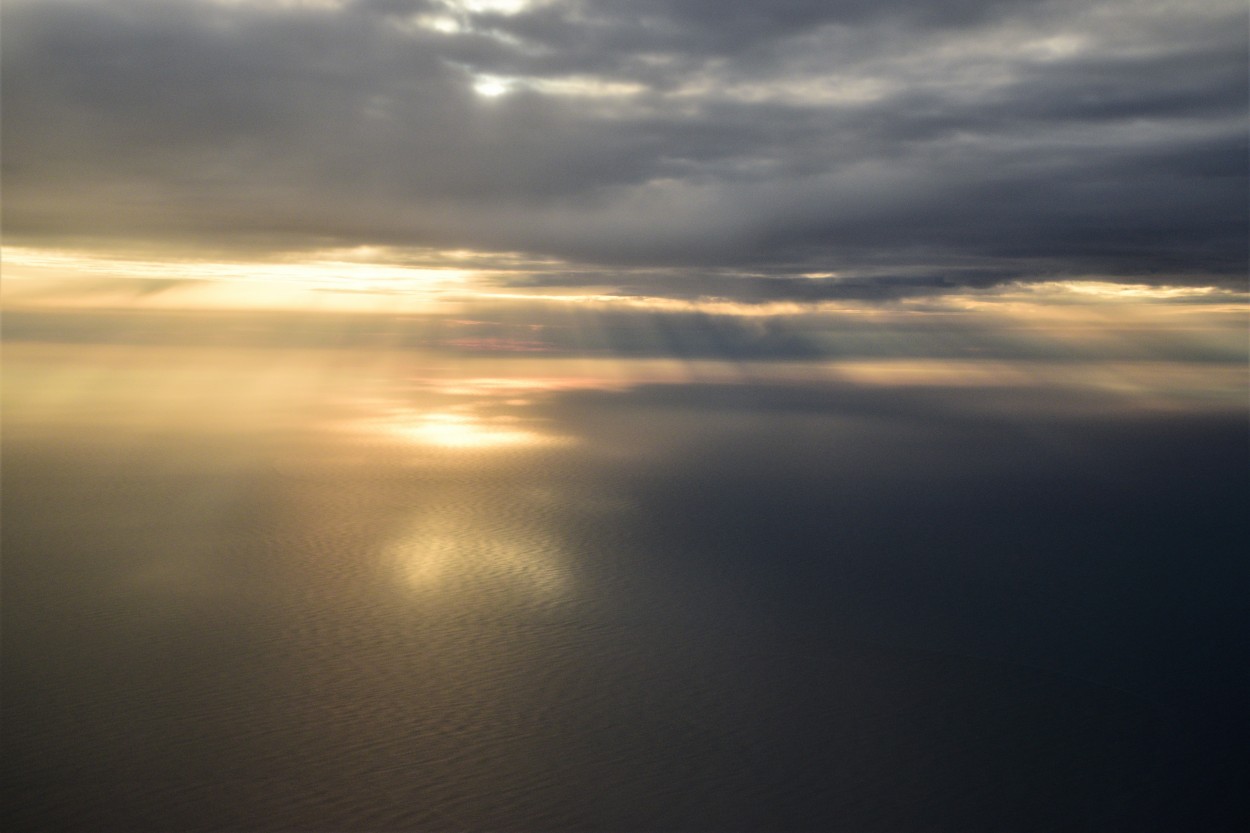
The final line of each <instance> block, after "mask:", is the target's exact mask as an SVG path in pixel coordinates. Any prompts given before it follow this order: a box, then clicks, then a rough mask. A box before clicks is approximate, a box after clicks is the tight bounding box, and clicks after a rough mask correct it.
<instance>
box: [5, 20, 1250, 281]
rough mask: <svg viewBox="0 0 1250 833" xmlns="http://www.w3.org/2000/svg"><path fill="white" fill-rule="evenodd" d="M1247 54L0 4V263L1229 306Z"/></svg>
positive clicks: (1188, 35) (676, 26) (839, 24)
mask: <svg viewBox="0 0 1250 833" xmlns="http://www.w3.org/2000/svg"><path fill="white" fill-rule="evenodd" d="M1247 42H1248V35H1247V12H1246V9H1245V6H1244V4H1243V3H1241V2H1240V0H1228V2H1225V0H1199V1H1198V2H1192V0H1191V1H1190V2H1155V1H1153V0H1141V1H1140V2H1139V1H1138V0H1070V1H1069V0H1055V1H1054V2H1020V1H1018V0H1002V1H1001V2H994V1H993V0H991V1H989V2H976V1H975V0H930V1H929V2H902V1H901V0H880V1H879V2H865V1H864V0H778V1H777V2H769V3H758V2H753V1H752V0H715V1H713V0H637V2H606V0H605V1H604V2H596V0H528V1H527V0H178V2H156V1H155V0H107V2H104V0H38V2H33V1H32V0H9V2H7V3H6V4H5V13H4V32H3V62H4V63H3V84H4V89H3V92H4V115H5V119H4V124H3V150H4V153H3V166H4V167H3V175H4V186H5V203H4V231H5V238H6V239H5V247H6V250H7V251H6V261H7V263H8V266H9V271H10V275H11V276H12V277H23V276H27V275H36V276H40V277H44V278H47V277H49V276H50V275H52V276H55V275H66V276H71V277H74V278H81V277H83V276H84V275H87V276H92V275H94V276H96V277H99V273H100V272H101V271H104V272H107V273H108V274H109V276H110V277H113V278H123V279H126V278H138V279H140V280H148V279H151V278H152V277H161V278H162V279H165V280H171V279H172V277H171V270H170V269H169V268H166V267H167V265H168V264H179V265H180V266H185V267H188V270H184V271H183V272H181V273H179V274H178V276H177V277H179V278H184V277H187V276H191V277H199V278H206V279H209V280H221V279H223V277H226V278H229V277H232V276H233V277H236V278H237V277H238V276H239V275H240V274H242V275H244V276H245V277H246V278H247V280H249V281H250V282H252V283H254V284H255V283H261V282H263V278H264V277H265V275H264V274H260V273H258V272H257V271H256V270H257V268H258V266H259V265H260V264H269V265H270V267H269V268H270V269H271V271H270V272H268V273H266V274H267V275H268V277H270V278H273V279H275V280H276V281H277V282H278V283H282V282H286V283H288V284H289V283H291V282H295V283H301V282H303V283H308V282H309V281H310V280H311V281H312V283H313V284H316V285H317V286H318V288H320V289H325V288H327V287H326V286H324V285H323V284H325V283H326V282H329V283H330V284H333V286H330V287H329V288H331V289H339V290H342V289H347V290H357V291H365V292H379V293H385V292H389V293H396V292H399V293H403V292H405V291H406V290H407V289H411V288H416V289H419V290H420V291H422V292H426V294H428V290H429V288H430V286H431V284H440V283H443V282H445V280H447V279H450V280H453V281H460V282H462V283H463V281H464V280H465V279H466V277H467V278H468V280H469V284H470V285H471V288H472V289H473V290H475V291H476V290H483V291H485V290H489V291H490V292H492V293H495V294H508V293H514V294H516V293H519V294H521V295H535V294H547V295H555V294H561V293H562V294H565V295H572V296H578V297H585V296H587V295H589V294H595V295H608V296H613V297H627V298H648V299H663V300H669V301H687V302H688V301H692V300H693V301H703V302H707V301H715V302H730V303H747V304H754V305H760V304H777V303H796V304H799V305H807V306H811V305H819V304H820V303H824V302H847V301H849V302H854V303H870V304H871V303H877V302H883V303H893V302H898V301H899V300H900V299H913V300H914V299H928V298H938V297H941V296H950V295H951V294H961V293H967V292H974V293H975V292H981V293H983V294H984V293H985V292H986V291H987V290H989V291H992V290H994V289H995V288H999V287H1011V291H1012V292H1016V291H1018V290H1019V288H1020V287H1022V286H1023V287H1027V286H1035V285H1042V286H1048V287H1051V288H1052V289H1053V288H1054V287H1056V286H1060V285H1070V284H1071V283H1072V282H1081V283H1082V284H1084V285H1085V286H1086V288H1088V287H1090V286H1103V287H1107V286H1110V287H1113V289H1112V290H1110V291H1112V292H1113V293H1114V292H1115V291H1118V290H1115V289H1114V286H1115V285H1129V286H1131V287H1135V289H1134V291H1135V292H1137V293H1138V294H1139V295H1140V294H1141V293H1142V292H1143V291H1146V292H1149V291H1151V290H1153V289H1156V288H1159V287H1167V288H1170V289H1169V290H1168V292H1171V295H1170V297H1176V293H1175V292H1174V291H1173V290H1174V289H1175V288H1188V289H1191V290H1195V289H1196V290H1198V293H1197V294H1202V293H1206V294H1208V295H1209V294H1212V293H1214V294H1217V295H1219V296H1220V297H1221V299H1222V300H1227V297H1225V296H1226V295H1227V294H1228V293H1232V294H1233V295H1235V296H1237V297H1239V298H1243V299H1244V291H1245V288H1246V286H1245V281H1246V263H1247V228H1248V226H1250V223H1248V219H1247V159H1248V157H1247V73H1246V66H1247ZM102 264H103V265H102ZM275 265H276V266H275ZM304 267H308V268H304ZM214 268H216V270H217V271H216V272H214V271H213V269H214ZM273 268H277V269H278V272H277V273H274V272H273V271H272V269H273ZM162 269H163V272H162ZM197 269H199V270H204V269H207V270H208V272H207V273H206V274H200V273H197V272H196V270H197ZM231 269H233V272H232V271H231ZM283 269H285V270H287V272H286V273H285V274H283V273H282V271H281V270H283ZM301 269H303V271H301ZM156 273H161V274H159V275H158V274H156ZM258 275H260V278H259V279H258V278H257V276H258ZM313 275H319V276H320V277H319V278H313V277H310V276H313ZM318 281H320V283H318ZM270 282H271V283H272V282H274V281H272V280H271V281H270ZM1065 282H1067V283H1066V284H1065ZM20 286H24V284H22V285H20ZM20 286H19V289H20ZM76 286H78V287H79V288H81V287H82V286H84V284H81V283H79V284H76ZM143 287H144V289H143V293H144V294H150V293H153V292H158V291H160V289H162V288H164V287H161V286H158V285H157V284H153V283H150V282H149V283H145V284H143ZM1088 294H1089V293H1088V292H1086V295H1088ZM1164 294H1165V295H1166V294H1168V293H1167V292H1165V293H1164ZM1194 296H1195V293H1193V292H1191V293H1190V294H1189V295H1188V296H1186V297H1187V298H1188V299H1189V300H1192V299H1193V297H1194Z"/></svg>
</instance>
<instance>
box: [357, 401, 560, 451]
mask: <svg viewBox="0 0 1250 833" xmlns="http://www.w3.org/2000/svg"><path fill="white" fill-rule="evenodd" d="M363 427H364V429H365V431H366V432H367V433H369V434H373V435H377V434H382V435H385V436H387V437H390V438H392V439H398V440H401V441H403V442H404V443H408V444H411V445H416V446H425V447H428V448H441V449H449V450H463V451H476V450H490V449H504V448H517V447H535V446H542V445H552V444H554V443H557V442H559V441H560V439H561V438H559V437H555V436H552V435H549V434H543V433H540V432H538V431H535V430H533V429H531V428H528V427H522V426H521V425H520V424H518V423H517V421H516V420H515V419H514V418H508V417H494V418H488V417H482V416H478V415H475V414H472V413H469V412H467V411H430V412H425V413H420V412H412V411H407V410H402V411H395V412H392V413H390V414H388V415H387V416H385V417H382V418H380V419H373V420H369V421H367V422H366V423H364V424H363Z"/></svg>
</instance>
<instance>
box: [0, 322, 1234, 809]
mask: <svg viewBox="0 0 1250 833" xmlns="http://www.w3.org/2000/svg"><path fill="white" fill-rule="evenodd" d="M5 363H6V368H5V369H6V384H5V391H4V393H5V398H6V405H5V424H4V449H3V450H4V461H3V462H4V469H3V475H4V481H3V499H4V538H3V545H4V549H3V559H4V560H3V568H4V571H3V592H4V605H3V615H4V622H3V640H4V641H3V649H4V655H3V659H4V674H3V712H4V713H3V761H4V764H3V766H4V806H3V811H2V816H0V822H2V823H3V827H4V829H5V830H9V831H19V830H55V831H61V830H82V831H103V830H152V831H158V830H159V831H172V830H232V831H252V830H255V831H268V830H272V831H279V830H292V831H294V830H302V831H321V830H326V831H328V830H351V831H368V830H379V831H382V830H425V831H441V830H535V831H546V830H605V831H606V830H614V831H632V830H638V831H641V830H649V831H656V830H847V831H859V830H898V831H919V830H958V831H968V830H995V831H1000V830H1072V829H1086V830H1135V831H1136V830H1149V829H1157V830H1174V829H1197V830H1204V829H1216V828H1219V827H1223V826H1229V827H1231V826H1232V825H1233V824H1234V823H1235V822H1234V820H1233V819H1234V816H1233V815H1231V814H1232V813H1233V809H1232V808H1233V804H1232V802H1231V796H1233V795H1234V794H1235V789H1236V786H1237V785H1238V784H1241V783H1242V777H1243V775H1244V774H1245V769H1244V761H1245V757H1244V748H1243V746H1242V741H1243V740H1244V737H1245V736H1244V734H1242V732H1243V731H1244V723H1243V722H1242V721H1243V720H1244V718H1242V716H1241V714H1242V708H1241V707H1242V706H1243V705H1244V704H1243V703H1242V702H1241V699H1242V697H1243V696H1244V694H1245V693H1246V688H1245V670H1246V668H1245V660H1244V656H1243V654H1244V641H1245V640H1244V636H1245V633H1246V631H1245V614H1244V612H1243V607H1244V591H1245V588H1246V584H1245V578H1246V572H1245V566H1244V555H1243V553H1242V546H1243V545H1244V543H1245V541H1246V537H1247V536H1246V521H1245V507H1246V505H1247V501H1246V499H1247V496H1248V488H1247V471H1246V462H1247V440H1246V430H1245V415H1244V413H1243V412H1240V411H1236V412H1230V411H1228V410H1220V409H1218V408H1206V409H1204V408H1202V407H1198V406H1195V407H1193V408H1190V409H1186V408H1170V409H1165V408H1155V409H1148V408H1139V407H1136V406H1135V405H1134V404H1133V403H1132V402H1126V401H1125V400H1123V399H1117V398H1115V397H1113V396H1112V395H1111V394H1105V393H1099V392H1096V391H1095V392H1090V391H1084V392H1082V391H1073V390H1059V389H1056V388H1055V387H1053V385H1049V384H1048V385H1038V386H1031V385H1029V384H1028V383H1027V382H1026V383H1021V384H1018V385H1015V386H1010V387H1002V386H998V387H994V386H989V387H968V386H962V387H942V386H920V385H917V386H911V387H900V386H896V385H883V384H867V383H864V382H863V381H862V380H861V381H852V380H851V379H850V378H849V377H843V376H840V375H839V374H838V373H837V372H836V368H831V369H828V370H826V371H822V372H820V373H816V372H814V371H812V370H811V369H810V368H809V369H806V370H801V371H799V370H795V371H793V372H775V373H773V372H769V373H765V372H763V371H760V372H748V371H746V370H743V369H741V368H730V369H728V370H723V372H718V373H711V372H709V373H697V372H690V373H687V374H686V376H685V377H680V375H676V376H675V375H674V373H673V372H670V371H671V369H668V370H665V369H663V368H659V369H657V367H655V366H651V365H646V364H645V363H638V365H637V367H630V366H629V365H628V363H620V362H617V363H613V364H611V365H609V364H608V363H606V362H605V363H604V364H603V366H602V367H600V366H597V365H594V363H585V362H583V363H581V364H576V365H565V364H560V363H558V362H554V361H553V362H552V363H551V365H550V367H547V366H544V365H542V363H541V362H531V363H529V364H526V365H522V364H520V363H519V361H518V363H515V364H509V363H508V362H506V361H498V362H496V363H495V364H490V365H487V364H480V365H471V366H470V365H469V364H457V363H455V362H451V361H450V360H447V359H442V360H438V359H435V358H429V357H426V358H422V357H420V356H396V355H391V354H386V355H382V354H376V353H371V352H369V351H364V350H357V351H349V350H343V351H332V350H325V351H315V350H303V349H299V350H295V349H292V350H279V349H277V348H265V349H259V348H257V349H253V350H246V349H239V350H227V349H224V348H221V349H209V348H203V347H201V348H195V349H191V348H187V349H179V348H173V347H168V346H160V345H149V346H145V345H142V344H132V345H128V346H117V345H114V346H101V345H90V344H81V345H68V346H67V345H57V344H39V343H33V342H32V343H28V344H16V345H12V346H10V347H9V348H8V350H7V352H6V357H5Z"/></svg>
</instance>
